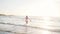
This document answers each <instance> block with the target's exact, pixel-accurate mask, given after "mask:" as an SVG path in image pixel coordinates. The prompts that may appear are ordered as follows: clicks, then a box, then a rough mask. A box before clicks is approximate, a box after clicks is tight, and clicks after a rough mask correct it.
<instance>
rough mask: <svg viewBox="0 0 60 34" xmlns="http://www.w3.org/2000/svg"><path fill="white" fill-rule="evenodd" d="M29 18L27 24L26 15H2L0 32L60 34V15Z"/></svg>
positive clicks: (2, 33)
mask: <svg viewBox="0 0 60 34" xmlns="http://www.w3.org/2000/svg"><path fill="white" fill-rule="evenodd" d="M29 18H30V20H31V22H30V21H29V22H28V24H27V26H26V23H25V16H0V34H60V25H59V24H60V21H59V20H60V17H47V16H45V17H44V16H42V17H41V16H30V17H29Z"/></svg>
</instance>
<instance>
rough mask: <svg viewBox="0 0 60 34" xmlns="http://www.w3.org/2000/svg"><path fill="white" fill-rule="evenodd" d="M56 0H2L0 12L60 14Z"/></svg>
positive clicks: (37, 14)
mask: <svg viewBox="0 0 60 34" xmlns="http://www.w3.org/2000/svg"><path fill="white" fill-rule="evenodd" d="M58 5H59V4H57V1H56V0H55V1H54V0H0V13H3V14H12V15H30V16H59V8H58Z"/></svg>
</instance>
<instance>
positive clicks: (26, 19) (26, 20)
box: [25, 16, 31, 24]
mask: <svg viewBox="0 0 60 34" xmlns="http://www.w3.org/2000/svg"><path fill="white" fill-rule="evenodd" d="M29 20H30V19H29V17H28V16H26V17H25V22H26V24H28V21H29ZM30 21H31V20H30Z"/></svg>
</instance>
